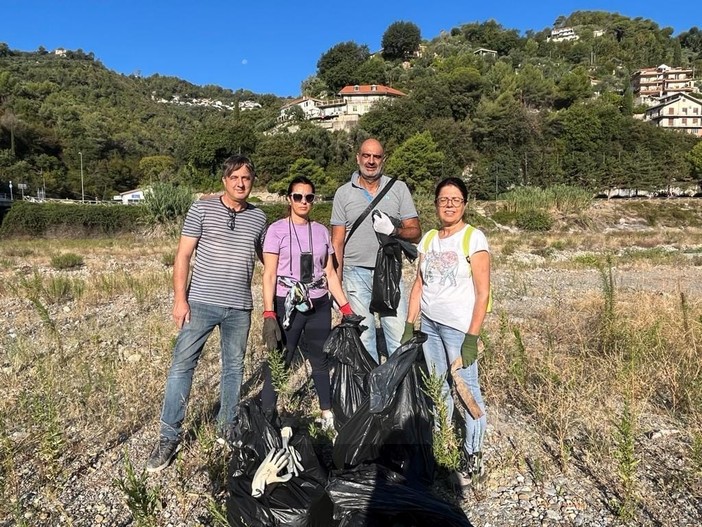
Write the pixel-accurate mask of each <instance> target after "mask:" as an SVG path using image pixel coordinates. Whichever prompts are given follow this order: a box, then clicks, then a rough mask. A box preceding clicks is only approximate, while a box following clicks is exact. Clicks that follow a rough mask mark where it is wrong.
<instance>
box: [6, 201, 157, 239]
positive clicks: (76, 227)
mask: <svg viewBox="0 0 702 527" xmlns="http://www.w3.org/2000/svg"><path fill="white" fill-rule="evenodd" d="M143 216H144V209H143V208H142V207H125V206H122V205H84V204H80V205H78V204H68V203H30V202H26V201H20V202H17V203H15V204H13V205H12V208H11V209H10V212H8V213H7V216H5V220H4V221H3V223H2V228H0V236H16V235H20V236H41V235H45V234H54V235H59V236H77V235H96V234H114V233H117V232H130V231H135V230H136V229H137V228H138V227H139V225H140V224H141V222H142V219H143Z"/></svg>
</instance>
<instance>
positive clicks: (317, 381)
mask: <svg viewBox="0 0 702 527" xmlns="http://www.w3.org/2000/svg"><path fill="white" fill-rule="evenodd" d="M312 306H313V307H314V309H311V310H310V311H306V312H304V313H303V312H300V311H297V310H295V311H294V312H293V315H292V322H291V324H290V328H289V329H287V330H283V331H282V333H283V346H284V347H285V350H286V353H285V361H286V363H287V365H289V364H290V362H291V361H292V358H293V355H294V353H295V349H296V348H297V346H298V343H299V342H300V337H302V335H303V333H304V337H305V338H304V340H303V346H304V348H303V347H301V348H300V351H301V352H302V355H303V357H305V358H306V359H308V360H309V361H310V365H311V366H312V380H313V381H314V387H315V389H316V390H317V397H318V398H319V408H320V409H322V410H329V409H330V408H331V393H330V392H331V390H330V387H329V359H328V357H327V354H326V353H323V352H322V347H323V346H324V342H325V341H326V340H327V337H328V336H329V333H330V332H331V301H330V300H329V296H328V295H325V296H323V297H321V298H314V299H312ZM275 313H276V316H277V318H278V323H280V321H281V320H283V317H284V316H285V298H284V297H281V296H276V297H275ZM281 329H282V324H281ZM277 400H278V394H277V393H276V391H275V388H273V382H272V380H271V370H270V367H269V366H268V361H265V362H264V363H263V390H261V406H262V408H263V410H264V411H268V412H270V411H271V410H273V409H274V408H275V406H276V401H277Z"/></svg>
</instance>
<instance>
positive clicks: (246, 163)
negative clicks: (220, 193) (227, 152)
mask: <svg viewBox="0 0 702 527" xmlns="http://www.w3.org/2000/svg"><path fill="white" fill-rule="evenodd" d="M241 167H246V168H248V169H249V172H250V173H251V177H256V167H254V164H253V161H251V160H250V159H249V158H248V157H246V156H240V155H233V156H230V157H229V158H228V159H227V160H226V161H225V162H224V167H223V170H222V177H223V178H225V177H229V174H231V173H232V172H234V171H235V170H239V169H240V168H241Z"/></svg>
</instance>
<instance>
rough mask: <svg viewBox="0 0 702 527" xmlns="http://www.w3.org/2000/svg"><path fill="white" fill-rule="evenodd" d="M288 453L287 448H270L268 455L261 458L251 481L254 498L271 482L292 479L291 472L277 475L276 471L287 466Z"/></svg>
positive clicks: (282, 481) (259, 495)
mask: <svg viewBox="0 0 702 527" xmlns="http://www.w3.org/2000/svg"><path fill="white" fill-rule="evenodd" d="M289 457H290V454H289V453H288V451H287V450H284V449H281V450H276V449H275V448H272V449H271V451H270V452H268V455H267V456H266V458H265V459H264V460H263V462H262V463H261V465H260V466H259V467H258V469H257V470H256V473H255V474H254V477H253V480H252V481H251V495H252V496H253V497H254V498H260V497H261V496H263V491H264V490H265V488H266V485H270V484H271V483H284V482H286V481H290V479H292V477H293V475H292V474H285V475H284V476H278V472H280V471H281V470H282V469H284V468H285V467H287V466H288V458H289Z"/></svg>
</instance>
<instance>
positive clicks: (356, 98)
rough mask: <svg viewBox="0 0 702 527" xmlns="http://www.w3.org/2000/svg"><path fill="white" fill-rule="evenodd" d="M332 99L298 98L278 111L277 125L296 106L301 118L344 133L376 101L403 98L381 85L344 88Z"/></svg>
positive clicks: (397, 91) (391, 89) (288, 116)
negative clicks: (299, 109)
mask: <svg viewBox="0 0 702 527" xmlns="http://www.w3.org/2000/svg"><path fill="white" fill-rule="evenodd" d="M337 95H338V97H337V98H336V99H314V98H312V97H301V98H299V99H295V100H294V101H290V102H289V103H287V104H286V105H284V106H283V107H282V108H281V109H280V115H279V116H278V122H280V123H284V122H286V121H288V120H290V108H292V107H293V106H299V107H300V108H301V109H302V111H303V114H304V118H305V119H307V120H309V121H312V122H314V123H315V124H317V125H319V126H321V127H322V128H325V129H328V130H344V129H346V130H348V129H350V128H351V127H353V125H355V124H356V123H357V122H358V119H359V118H360V117H361V116H362V115H364V114H366V113H368V111H369V110H370V109H371V107H372V106H373V105H374V104H376V103H377V102H379V101H382V100H388V99H393V98H396V97H404V96H405V94H404V93H402V92H401V91H400V90H396V89H394V88H390V87H389V86H383V85H382V84H356V85H353V86H345V87H344V88H343V89H342V90H341V91H340V92H339V93H338V94H337Z"/></svg>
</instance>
